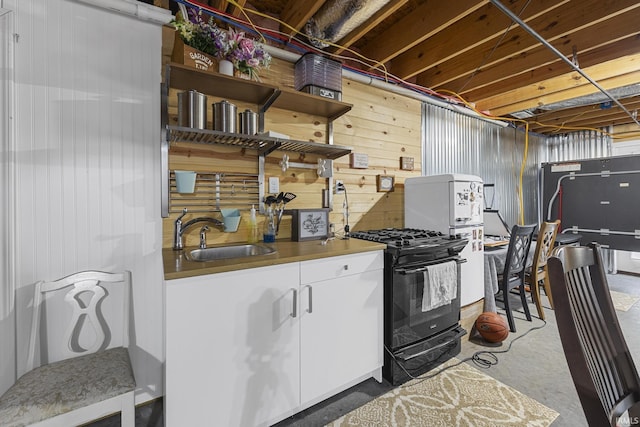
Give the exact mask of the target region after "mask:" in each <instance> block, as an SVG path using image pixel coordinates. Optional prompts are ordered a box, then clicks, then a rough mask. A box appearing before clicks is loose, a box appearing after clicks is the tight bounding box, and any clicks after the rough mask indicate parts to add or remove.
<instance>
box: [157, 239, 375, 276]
mask: <svg viewBox="0 0 640 427" xmlns="http://www.w3.org/2000/svg"><path fill="white" fill-rule="evenodd" d="M258 244H259V245H265V246H271V247H275V248H276V250H277V252H276V253H273V254H269V255H261V256H253V257H243V258H234V259H225V260H216V261H206V262H197V261H189V260H187V259H186V258H185V256H184V253H185V252H188V251H190V250H193V249H196V248H193V247H192V248H185V249H184V250H182V251H174V250H173V249H171V248H165V249H163V250H162V258H163V262H164V278H165V280H171V279H181V278H184V277H192V276H201V275H205V274H215V273H222V272H225V271H235V270H243V269H247V268H255V267H264V266H269V265H276V264H285V263H289V262H297V261H309V260H314V259H319V258H327V257H333V256H340V255H351V254H356V253H359V252H368V251H377V250H384V249H385V248H386V245H385V244H384V243H375V242H369V241H366V240H360V239H348V240H341V239H332V240H329V241H328V242H327V243H326V244H325V245H323V244H322V241H321V240H309V241H305V242H291V241H288V240H282V241H276V242H275V243H258ZM210 247H213V245H212V246H210Z"/></svg>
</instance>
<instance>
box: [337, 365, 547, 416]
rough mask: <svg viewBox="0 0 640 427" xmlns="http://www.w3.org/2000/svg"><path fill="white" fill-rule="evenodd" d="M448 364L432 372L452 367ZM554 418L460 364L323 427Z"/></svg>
mask: <svg viewBox="0 0 640 427" xmlns="http://www.w3.org/2000/svg"><path fill="white" fill-rule="evenodd" d="M458 362H459V361H458V360H457V359H455V358H454V359H451V360H449V361H448V362H447V363H445V364H443V365H441V366H439V367H437V368H435V371H438V370H440V369H442V368H443V367H444V366H449V365H455V364H456V363H458ZM557 416H558V413H557V412H556V411H554V410H552V409H550V408H547V407H546V406H544V405H542V404H541V403H539V402H537V401H535V400H533V399H531V398H529V397H527V396H525V395H524V394H522V393H520V392H519V391H517V390H514V389H513V388H511V387H509V386H507V385H505V384H503V383H501V382H499V381H497V380H495V379H493V378H491V377H490V376H488V375H486V374H484V373H482V372H480V371H479V370H477V369H475V368H473V367H471V366H469V365H467V364H466V363H462V364H460V365H458V366H455V367H452V368H450V369H447V370H445V371H443V372H441V373H440V374H438V375H436V376H435V377H433V378H429V379H426V380H413V381H411V382H408V383H406V384H404V385H403V386H401V387H396V388H395V389H393V390H391V391H389V392H388V393H386V394H384V395H382V396H380V397H378V398H376V399H374V400H372V401H371V402H369V403H367V404H365V405H363V406H361V407H360V408H358V409H356V410H354V411H352V412H350V413H348V414H346V415H345V416H343V417H341V418H339V419H337V420H336V421H334V422H332V423H330V424H328V426H329V427H344V426H362V427H374V426H376V427H377V426H379V427H382V426H384V427H418V426H423V427H436V426H442V427H451V426H466V427H471V426H473V427H498V426H518V427H522V426H532V427H533V426H535V427H543V426H549V425H551V423H552V422H553V420H555V419H556V417H557Z"/></svg>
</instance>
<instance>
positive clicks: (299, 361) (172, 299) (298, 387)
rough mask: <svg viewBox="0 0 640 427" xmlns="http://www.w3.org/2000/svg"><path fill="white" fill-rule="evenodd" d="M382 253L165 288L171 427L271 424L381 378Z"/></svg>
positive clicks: (167, 404)
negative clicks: (347, 390)
mask: <svg viewBox="0 0 640 427" xmlns="http://www.w3.org/2000/svg"><path fill="white" fill-rule="evenodd" d="M382 301H383V255H382V251H375V252H364V253H359V254H354V255H345V256H336V257H330V258H323V259H318V260H312V261H304V262H293V263H287V264H279V265H274V266H269V267H260V268H252V269H246V270H238V271H232V272H226V273H219V274H210V275H204V276H197V277H191V278H185V279H176V280H169V281H167V282H166V316H165V319H166V320H165V321H166V326H165V330H166V338H165V343H166V363H165V384H166V389H165V425H166V426H167V427H176V426H183V425H224V426H266V425H270V424H273V423H276V422H278V421H281V420H283V419H284V418H286V417H288V416H291V415H293V414H294V413H296V412H299V411H300V410H302V409H305V408H307V407H309V406H311V405H313V404H315V403H317V402H319V401H321V400H324V399H326V398H327V397H329V396H331V395H334V394H336V393H339V392H340V391H343V390H345V389H347V388H348V387H351V386H352V385H355V384H357V383H359V382H361V381H363V380H364V379H366V378H369V377H372V376H373V377H375V378H376V379H378V381H380V380H381V376H380V375H381V368H382V364H383V354H382V351H383V341H382V316H383V302H382Z"/></svg>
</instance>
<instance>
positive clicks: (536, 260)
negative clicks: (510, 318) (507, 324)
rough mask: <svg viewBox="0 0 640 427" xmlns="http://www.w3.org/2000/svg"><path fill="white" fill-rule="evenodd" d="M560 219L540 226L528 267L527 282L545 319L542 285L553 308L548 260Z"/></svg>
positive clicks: (541, 315)
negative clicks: (531, 259) (541, 295)
mask: <svg viewBox="0 0 640 427" xmlns="http://www.w3.org/2000/svg"><path fill="white" fill-rule="evenodd" d="M559 226H560V221H559V220H557V221H554V222H543V223H542V225H541V226H540V232H539V233H538V238H537V239H536V250H535V252H534V254H533V263H532V264H531V267H529V268H527V272H526V275H525V283H526V284H527V285H529V289H530V291H531V298H532V299H533V302H534V304H535V305H536V309H537V310H538V317H540V318H541V319H543V320H544V309H543V308H542V303H541V302H540V285H541V284H542V285H543V286H544V293H545V294H546V295H547V298H549V304H550V305H551V308H553V297H552V296H551V289H550V285H549V279H548V277H547V260H548V259H549V256H550V255H551V249H553V245H554V243H555V240H556V235H557V234H558V227H559Z"/></svg>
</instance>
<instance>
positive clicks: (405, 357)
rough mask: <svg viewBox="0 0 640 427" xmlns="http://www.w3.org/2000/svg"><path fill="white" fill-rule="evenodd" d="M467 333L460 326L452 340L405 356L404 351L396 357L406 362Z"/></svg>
mask: <svg viewBox="0 0 640 427" xmlns="http://www.w3.org/2000/svg"><path fill="white" fill-rule="evenodd" d="M466 333H467V331H465V330H464V329H462V328H458V330H457V332H456V334H455V335H454V336H453V337H451V339H450V340H447V341H445V342H442V343H440V344H437V345H434V346H433V347H429V348H427V349H425V350H423V351H421V352H419V353H416V354H412V355H410V356H405V355H404V353H400V354H396V355H395V357H396V359H398V360H401V361H403V362H406V361H408V360H411V359H415V358H416V357H419V356H422V355H424V354H427V353H429V352H431V351H433V350H435V349H437V348H440V347H444V346H445V345H448V344H451V343H452V342H453V341H454V340H457V339H458V338H460V337H462V336H464V335H465V334H466Z"/></svg>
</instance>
